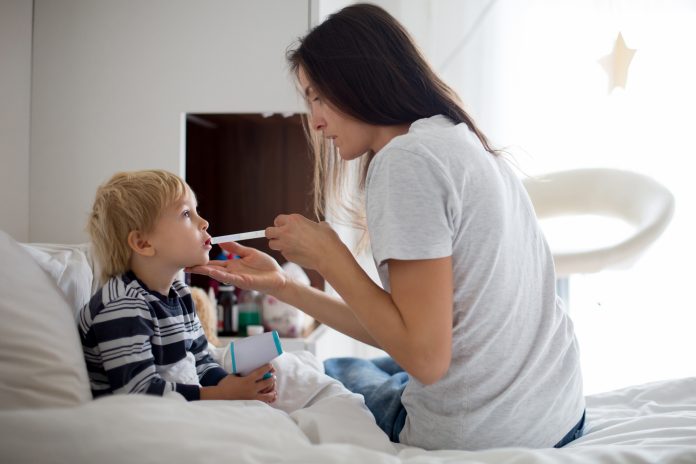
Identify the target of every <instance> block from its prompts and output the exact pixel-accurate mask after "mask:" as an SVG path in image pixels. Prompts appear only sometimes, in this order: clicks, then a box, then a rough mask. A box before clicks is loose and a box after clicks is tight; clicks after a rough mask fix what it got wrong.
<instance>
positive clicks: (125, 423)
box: [0, 353, 696, 464]
mask: <svg viewBox="0 0 696 464" xmlns="http://www.w3.org/2000/svg"><path fill="white" fill-rule="evenodd" d="M275 364H276V368H277V371H278V389H279V398H278V401H277V403H276V404H275V405H274V406H273V407H271V406H268V405H266V404H263V403H260V402H256V401H234V402H233V401H199V402H191V403H189V402H186V401H185V400H184V399H183V398H182V397H180V396H179V395H176V394H173V395H171V396H169V397H165V398H158V397H153V396H145V395H130V396H112V397H107V398H102V399H99V400H96V401H93V402H90V403H88V404H85V405H83V406H80V407H77V408H67V409H37V410H17V411H2V412H0V428H1V430H0V462H3V463H5V462H7V463H40V462H55V463H104V464H106V463H117V462H118V463H121V462H123V463H125V462H128V463H130V462H133V463H135V462H169V463H188V462H196V463H207V462H210V463H216V464H218V463H234V462H250V463H269V462H297V463H315V462H316V463H360V464H363V463H382V462H384V463H400V462H405V463H424V462H428V463H444V462H461V463H498V464H500V463H503V464H505V463H517V464H524V463H535V464H536V463H559V464H560V463H574V462H577V463H587V462H598V463H618V462H631V463H642V462H646V463H648V462H649V463H696V379H694V378H689V379H680V380H673V381H664V382H658V383H653V384H648V385H643V386H637V387H630V388H625V389H622V390H617V391H614V392H609V393H604V394H600V395H593V396H590V397H588V398H587V406H588V409H587V425H586V433H585V436H584V437H583V438H581V439H579V440H577V441H576V442H574V443H572V444H571V445H569V446H567V447H566V448H564V449H562V450H555V449H544V450H531V449H519V448H509V449H497V450H487V451H477V452H464V451H425V450H421V449H416V448H409V447H405V446H402V445H393V444H392V443H390V442H389V440H388V439H387V437H386V435H384V433H382V432H381V430H380V429H379V428H378V427H377V425H376V424H375V422H374V419H373V418H372V416H371V415H370V413H369V411H368V410H367V409H366V408H365V406H364V403H363V400H362V397H361V396H359V395H355V394H352V393H350V392H349V391H347V390H346V389H344V388H343V387H342V386H341V385H340V384H338V383H337V382H335V381H333V380H332V379H330V378H328V377H326V376H325V375H324V374H323V373H322V371H321V364H320V363H319V362H317V361H316V359H315V358H314V357H313V356H312V355H311V354H309V353H285V354H284V355H283V356H281V357H279V358H278V359H277V360H276V361H275Z"/></svg>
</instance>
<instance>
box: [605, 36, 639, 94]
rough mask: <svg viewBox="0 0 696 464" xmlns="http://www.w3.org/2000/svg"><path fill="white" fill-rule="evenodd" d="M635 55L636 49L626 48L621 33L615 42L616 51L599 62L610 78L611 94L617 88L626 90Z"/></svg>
mask: <svg viewBox="0 0 696 464" xmlns="http://www.w3.org/2000/svg"><path fill="white" fill-rule="evenodd" d="M635 53H636V50H635V49H633V48H628V47H627V46H626V42H624V39H623V36H622V35H621V32H619V35H618V36H617V37H616V41H615V42H614V49H613V50H612V51H611V53H610V54H608V55H607V56H604V57H602V58H601V59H600V60H599V64H601V65H602V67H603V68H604V70H605V71H606V73H607V76H608V77H609V93H611V92H612V90H614V89H615V88H617V87H621V88H622V89H626V81H627V79H628V67H629V66H630V65H631V61H632V60H633V55H634V54H635Z"/></svg>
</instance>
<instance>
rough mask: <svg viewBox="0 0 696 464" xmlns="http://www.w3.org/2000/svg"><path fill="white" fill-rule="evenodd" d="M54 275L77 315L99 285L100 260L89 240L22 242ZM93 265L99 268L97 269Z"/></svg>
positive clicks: (42, 266)
mask: <svg viewBox="0 0 696 464" xmlns="http://www.w3.org/2000/svg"><path fill="white" fill-rule="evenodd" d="M20 245H21V246H22V247H23V248H24V249H25V250H26V251H27V252H28V253H29V254H30V255H31V257H32V258H34V261H36V263H37V264H38V265H39V266H41V269H43V270H44V272H46V273H47V274H48V275H49V276H51V278H52V279H53V280H54V282H55V283H56V285H58V288H59V289H60V291H61V292H63V295H64V296H65V299H66V300H67V301H68V304H70V307H71V308H72V309H73V312H74V313H75V314H76V315H77V313H78V312H79V311H80V309H81V308H82V307H83V306H84V305H85V304H87V303H88V302H89V300H90V298H91V297H92V295H93V294H94V293H95V292H96V291H97V289H98V288H99V278H98V277H97V278H94V276H95V275H96V276H98V275H99V269H98V268H97V263H96V261H95V260H94V259H93V254H92V252H91V249H90V246H89V244H88V243H81V244H79V245H59V244H55V243H20ZM93 269H94V270H95V271H96V272H94V271H93Z"/></svg>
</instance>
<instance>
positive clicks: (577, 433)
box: [554, 411, 585, 448]
mask: <svg viewBox="0 0 696 464" xmlns="http://www.w3.org/2000/svg"><path fill="white" fill-rule="evenodd" d="M584 428H585V411H583V412H582V417H581V418H580V422H578V423H577V424H575V427H573V428H572V429H570V432H568V433H567V434H566V436H565V437H563V438H561V441H559V442H558V443H556V445H555V446H554V448H563V447H564V446H565V445H567V444H568V443H570V442H571V441H573V440H575V439H577V438H580V437H581V436H582V432H583V429H584Z"/></svg>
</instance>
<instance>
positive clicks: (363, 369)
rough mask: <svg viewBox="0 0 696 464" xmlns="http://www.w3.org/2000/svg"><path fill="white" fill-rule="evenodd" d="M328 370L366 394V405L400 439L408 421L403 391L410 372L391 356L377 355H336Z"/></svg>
mask: <svg viewBox="0 0 696 464" xmlns="http://www.w3.org/2000/svg"><path fill="white" fill-rule="evenodd" d="M324 370H325V371H326V374H327V375H329V376H330V377H333V378H334V379H336V380H338V381H340V382H341V383H342V384H343V385H344V386H345V387H346V388H347V389H348V390H350V391H352V392H354V393H359V394H361V395H363V396H364V397H365V405H366V406H367V408H368V409H369V410H370V411H371V412H372V414H373V415H374V416H375V421H377V425H378V426H379V427H380V428H381V429H382V430H384V433H386V434H387V436H389V439H390V440H391V441H393V442H395V443H398V442H399V433H401V429H403V428H404V423H405V422H406V408H404V405H403V404H401V394H402V393H403V391H404V388H405V387H406V384H407V383H408V374H407V373H406V372H404V370H403V369H402V368H401V366H399V365H398V364H396V363H395V362H394V360H393V359H392V358H390V357H384V358H377V359H358V358H334V359H327V360H326V361H324Z"/></svg>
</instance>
